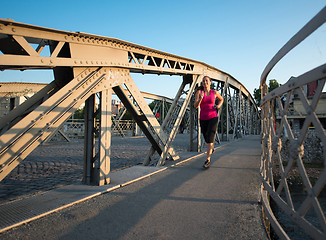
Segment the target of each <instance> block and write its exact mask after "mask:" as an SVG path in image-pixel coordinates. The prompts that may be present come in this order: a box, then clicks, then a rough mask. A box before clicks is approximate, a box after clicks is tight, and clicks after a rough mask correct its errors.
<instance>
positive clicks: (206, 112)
mask: <svg viewBox="0 0 326 240" xmlns="http://www.w3.org/2000/svg"><path fill="white" fill-rule="evenodd" d="M215 98H216V97H215V91H214V90H210V92H209V96H206V94H205V92H204V98H203V100H202V101H201V103H200V115H199V118H200V120H209V119H212V118H214V117H217V111H216V108H215Z"/></svg>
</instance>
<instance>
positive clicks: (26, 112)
mask: <svg viewBox="0 0 326 240" xmlns="http://www.w3.org/2000/svg"><path fill="white" fill-rule="evenodd" d="M0 51H1V52H2V54H1V55H0V70H8V69H11V70H26V69H52V70H53V72H54V78H55V80H54V81H53V82H51V83H49V84H48V85H47V86H46V87H44V88H43V89H42V90H40V91H39V92H38V93H36V94H35V95H34V96H33V97H31V98H30V99H29V100H28V101H26V102H24V103H23V104H21V105H19V106H18V107H17V108H15V109H14V110H12V111H11V112H10V113H9V114H7V115H6V116H5V117H3V118H2V119H1V122H0V134H1V136H0V143H1V153H0V166H1V168H0V180H2V179H3V178H4V177H5V176H7V175H8V174H9V173H10V172H11V171H12V170H13V169H14V168H15V167H16V166H17V165H18V164H19V163H20V162H21V161H23V159H24V158H25V157H26V156H27V155H28V154H29V153H30V152H31V151H33V150H34V149H35V148H36V147H37V146H38V145H39V144H40V143H42V142H44V141H46V140H47V139H48V138H49V137H51V136H52V134H53V133H54V132H56V130H57V129H58V128H59V127H60V126H61V125H62V124H63V123H64V122H65V121H66V120H67V119H68V118H69V117H70V116H71V115H72V113H73V112H74V111H75V110H76V109H77V108H78V107H79V106H80V105H81V104H82V103H85V109H86V114H85V118H86V119H85V139H84V142H85V150H84V151H85V154H84V176H83V182H84V183H85V184H96V185H103V184H108V183H109V182H110V179H109V173H110V144H111V126H112V120H111V96H112V93H115V94H116V95H117V96H118V97H119V99H120V100H121V101H122V103H123V105H124V106H125V107H126V109H127V110H128V111H129V112H130V113H131V114H132V116H133V118H134V120H135V121H136V123H137V124H138V126H139V127H140V128H141V130H142V131H143V133H144V134H145V135H146V137H147V138H148V140H149V141H150V143H151V145H152V147H151V149H149V151H148V155H147V156H146V158H145V159H144V165H148V164H150V163H152V162H153V161H154V160H155V161H156V162H155V164H156V165H163V164H164V162H165V160H166V159H177V158H178V156H177V155H176V154H175V152H174V149H173V146H172V142H173V139H174V137H175V135H176V134H177V131H178V129H179V125H180V123H181V121H182V118H183V117H184V115H185V112H186V109H187V108H188V107H189V108H190V112H191V113H190V114H191V116H192V117H190V118H189V119H190V121H189V122H190V123H189V124H190V131H191V134H190V135H191V137H190V146H191V150H195V151H198V150H199V149H200V137H199V136H200V133H199V129H198V127H197V126H198V125H197V121H198V117H197V115H198V112H196V111H194V110H193V107H191V101H192V99H193V93H194V90H195V87H196V86H197V85H198V83H199V82H200V81H201V80H202V77H203V76H204V75H207V76H210V77H211V78H212V79H213V80H214V81H215V82H216V83H217V87H218V89H219V90H220V91H221V93H222V95H223V97H224V98H225V100H226V101H225V102H226V104H225V106H224V108H223V110H222V111H220V126H221V127H220V128H221V130H220V131H221V136H222V137H223V140H228V139H231V138H233V137H235V132H237V133H238V134H258V133H259V131H260V130H259V117H258V110H257V107H256V105H255V103H254V100H253V98H252V97H251V95H250V93H249V92H248V91H247V89H246V88H245V87H244V86H243V85H242V84H241V83H240V82H239V81H237V80H236V79H234V78H233V77H232V76H231V75H229V74H227V73H225V72H223V71H221V70H219V69H217V68H214V67H212V66H209V65H207V64H205V63H202V62H198V61H194V60H192V59H187V58H183V57H180V56H176V55H172V54H169V53H165V52H161V51H158V50H155V49H151V48H147V47H144V46H140V45H136V44H132V43H129V42H125V41H122V40H118V39H113V38H108V37H102V36H96V35H92V34H86V33H81V32H66V31H60V30H54V29H49V28H43V27H39V26H32V25H27V24H23V23H18V22H14V21H11V20H4V19H1V20H0ZM130 73H140V74H160V75H178V76H181V77H182V80H181V84H180V88H179V90H178V92H177V93H176V96H175V98H174V99H173V102H172V104H171V107H170V108H169V111H168V113H167V114H166V116H165V118H164V120H163V121H162V123H161V124H160V123H159V122H158V120H157V119H156V118H155V116H154V115H153V112H152V111H151V109H150V108H149V106H148V105H147V103H146V101H145V99H144V96H143V95H142V94H141V92H140V90H139V89H138V88H137V86H136V84H135V82H134V81H133V79H132V78H131V76H130ZM96 97H98V98H99V102H100V103H99V108H98V109H96V107H95V99H96ZM97 115H98V116H99V119H100V130H99V141H98V142H99V145H98V146H96V144H95V118H96V116H97ZM217 136H218V135H217ZM97 147H98V149H99V151H98V152H97V153H95V150H96V148H97ZM155 155H156V156H158V157H156V158H155Z"/></svg>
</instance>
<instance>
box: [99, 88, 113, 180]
mask: <svg viewBox="0 0 326 240" xmlns="http://www.w3.org/2000/svg"><path fill="white" fill-rule="evenodd" d="M111 99H112V88H110V89H105V90H103V91H102V92H101V93H100V107H101V112H100V116H101V117H100V136H99V144H100V148H99V176H98V177H99V181H98V185H99V186H102V185H105V184H109V183H110V178H109V173H110V162H111V161H110V156H111V135H112V133H111V126H112V121H111V115H112V104H111V102H112V101H111Z"/></svg>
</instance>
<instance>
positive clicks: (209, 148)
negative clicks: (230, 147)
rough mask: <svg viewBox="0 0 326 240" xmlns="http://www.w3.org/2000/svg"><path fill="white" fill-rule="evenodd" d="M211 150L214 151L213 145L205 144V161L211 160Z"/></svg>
mask: <svg viewBox="0 0 326 240" xmlns="http://www.w3.org/2000/svg"><path fill="white" fill-rule="evenodd" d="M213 149H214V143H207V153H206V154H207V160H208V161H210V160H211V155H212V153H213Z"/></svg>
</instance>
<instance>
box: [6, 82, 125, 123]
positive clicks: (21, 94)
mask: <svg viewBox="0 0 326 240" xmlns="http://www.w3.org/2000/svg"><path fill="white" fill-rule="evenodd" d="M46 85H47V84H45V83H19V82H4V83H0V118H1V117H2V116H4V115H6V114H8V113H9V112H10V111H11V110H12V109H14V108H15V107H17V106H18V105H20V104H22V103H23V102H25V101H26V100H27V99H29V98H30V97H32V96H33V95H34V94H35V93H37V92H38V91H40V90H41V89H42V88H43V87H45V86H46ZM97 105H98V103H96V106H97ZM84 106H85V104H84V103H83V104H82V105H81V106H80V108H82V107H84ZM122 107H123V104H122V103H121V102H120V101H118V100H112V115H116V114H117V113H118V112H119V110H120V109H121V108H122Z"/></svg>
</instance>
